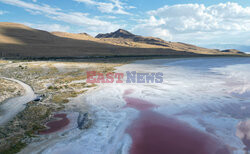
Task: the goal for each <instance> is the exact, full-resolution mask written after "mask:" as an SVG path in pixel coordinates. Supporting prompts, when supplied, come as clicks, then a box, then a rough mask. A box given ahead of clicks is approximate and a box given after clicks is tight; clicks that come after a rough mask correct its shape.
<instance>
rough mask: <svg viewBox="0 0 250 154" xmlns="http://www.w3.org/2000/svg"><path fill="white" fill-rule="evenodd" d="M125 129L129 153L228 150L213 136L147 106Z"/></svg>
mask: <svg viewBox="0 0 250 154" xmlns="http://www.w3.org/2000/svg"><path fill="white" fill-rule="evenodd" d="M126 132H127V133H128V134H130V136H131V137H132V146H131V148H130V151H129V153H130V154H229V153H230V152H229V150H228V149H227V148H226V146H223V145H222V144H221V143H220V142H219V141H217V140H216V139H215V138H214V137H212V136H210V135H208V134H206V133H203V132H200V131H198V130H196V129H195V128H192V127H191V126H189V125H188V124H186V123H184V122H181V121H179V120H177V119H174V118H169V117H166V116H163V115H161V114H159V113H156V112H153V111H150V110H147V111H143V112H141V113H140V115H139V117H138V118H137V119H136V120H134V121H133V122H132V124H131V125H130V126H129V127H128V128H127V130H126Z"/></svg>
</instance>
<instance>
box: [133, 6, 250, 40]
mask: <svg viewBox="0 0 250 154" xmlns="http://www.w3.org/2000/svg"><path fill="white" fill-rule="evenodd" d="M148 15H149V17H148V18H147V19H144V20H140V21H139V24H138V25H137V26H135V28H134V29H133V31H134V32H138V31H142V32H143V31H144V32H148V33H150V34H151V33H155V35H160V34H162V35H163V36H164V37H163V38H164V39H168V40H169V39H171V38H172V40H174V41H184V42H189V43H196V44H198V43H205V42H206V41H210V42H211V41H214V42H218V41H224V43H230V40H235V39H234V37H237V36H236V35H244V37H243V38H244V39H245V38H246V37H247V36H248V37H249V36H250V33H249V32H250V7H242V6H241V5H239V4H237V3H231V2H228V3H220V4H217V5H211V6H208V7H206V6H204V5H203V4H180V5H172V6H168V5H166V6H164V7H162V8H159V9H157V10H152V11H149V12H148ZM143 29H144V30H143ZM167 32H168V33H167ZM228 37H229V38H228ZM237 38H239V37H237ZM243 38H242V39H240V41H244V43H247V42H246V41H245V40H243Z"/></svg>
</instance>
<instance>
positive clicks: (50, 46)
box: [0, 22, 235, 58]
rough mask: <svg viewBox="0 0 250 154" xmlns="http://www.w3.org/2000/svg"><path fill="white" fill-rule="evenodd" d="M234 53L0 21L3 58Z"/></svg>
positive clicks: (123, 35) (121, 34) (123, 33)
mask: <svg viewBox="0 0 250 154" xmlns="http://www.w3.org/2000/svg"><path fill="white" fill-rule="evenodd" d="M196 54H227V55H228V54H235V53H232V52H221V51H219V50H211V49H205V48H199V47H196V46H192V45H187V44H183V43H175V42H166V41H164V40H161V39H158V38H153V37H152V38H151V37H141V36H137V35H134V34H132V33H129V32H127V31H125V30H118V31H117V32H116V33H114V34H112V36H110V35H107V34H102V35H99V36H98V37H97V38H94V37H92V36H90V35H88V34H86V33H81V34H72V33H63V32H52V33H49V32H46V31H41V30H37V29H32V28H30V27H27V26H24V25H21V24H16V23H7V22H0V57H4V58H81V57H82V58H84V57H97V56H98V57H99V56H164V55H165V56H168V55H176V56H179V55H196Z"/></svg>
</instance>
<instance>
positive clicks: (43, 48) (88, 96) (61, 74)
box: [0, 22, 250, 154]
mask: <svg viewBox="0 0 250 154" xmlns="http://www.w3.org/2000/svg"><path fill="white" fill-rule="evenodd" d="M206 56H208V57H206ZM212 56H215V57H216V58H215V57H212ZM221 56H227V58H224V57H221ZM247 56H248V55H247V54H245V53H242V52H241V51H238V50H234V49H228V50H216V49H206V48H201V47H197V46H194V45H190V44H185V43H181V42H170V41H165V40H162V39H160V38H155V37H144V36H139V35H135V34H132V33H130V32H128V31H126V30H123V29H119V30H117V31H115V32H111V33H107V34H98V35H97V36H96V37H93V36H90V35H88V34H87V33H78V34H76V33H66V32H46V31H42V30H37V29H33V28H30V27H27V26H25V25H22V24H16V23H7V22H0V58H1V59H2V60H0V153H4V154H9V153H10V154H12V153H17V152H20V153H23V154H26V153H48V154H50V153H61V152H62V153H67V152H73V153H79V151H81V152H82V151H84V150H85V153H88V152H90V153H95V154H98V153H100V154H103V153H107V154H110V153H112V152H113V153H114V152H116V153H137V150H140V149H137V146H135V145H134V144H132V141H134V142H135V143H137V142H138V143H139V144H144V143H141V142H143V141H142V140H141V138H140V137H138V136H137V135H136V134H138V132H141V133H146V135H148V130H144V127H150V130H152V132H153V131H154V128H156V129H157V128H159V130H161V131H162V130H165V127H167V123H168V122H169V123H170V124H171V126H173V128H172V127H168V129H170V130H169V131H170V132H171V131H172V130H173V129H175V126H181V127H183V128H188V129H187V132H188V131H191V132H193V133H194V134H196V135H197V136H198V137H197V136H195V137H190V136H189V135H188V134H189V133H187V132H186V131H182V129H180V130H178V131H180V132H179V133H181V135H184V137H186V138H185V139H187V140H188V142H189V141H190V145H187V146H188V148H191V149H192V150H195V151H199V150H204V151H206V149H207V148H210V150H211V151H212V152H218V151H220V150H224V153H226V154H227V153H228V152H229V151H236V152H237V151H240V152H242V151H244V150H245V149H247V148H249V147H248V143H249V140H248V139H245V140H244V137H245V136H244V135H245V134H247V132H244V131H242V130H241V128H242V129H248V127H247V128H246V127H245V123H247V121H245V120H246V119H245V118H246V117H247V116H245V114H247V115H248V113H245V110H244V109H243V108H246V109H247V108H248V103H249V102H247V99H248V98H249V89H248V88H249V87H247V86H245V85H248V82H249V81H248V80H247V78H248V76H247V75H249V74H247V73H246V72H247V71H246V68H247V67H248V66H249V63H250V62H249V59H248V58H247ZM166 57H167V58H169V59H161V60H158V58H166ZM170 57H171V58H170ZM173 57H178V58H180V59H178V58H177V59H175V58H173ZM204 57H206V58H204ZM155 58H157V60H146V61H135V60H145V59H155ZM237 58H238V59H237ZM134 61H135V62H134ZM144 62H145V63H144ZM130 63H132V64H130ZM234 65H235V66H234ZM220 67H221V68H223V69H225V72H223V70H221V69H220ZM231 67H232V68H231ZM234 67H236V68H234ZM227 69H229V70H227ZM88 71H96V72H100V73H104V74H105V73H108V72H110V73H113V72H119V71H120V72H123V73H124V72H126V71H138V72H142V73H147V72H150V73H152V72H153V73H154V72H155V71H158V72H161V73H164V82H163V83H162V84H148V83H143V84H125V83H124V84H95V83H87V82H86V78H87V72H88ZM227 71H228V72H227ZM237 71H239V72H237ZM241 71H242V72H243V73H242V72H241ZM216 73H217V74H216ZM227 73H229V74H227ZM230 73H232V74H230ZM241 73H242V74H241ZM124 74H125V73H124ZM204 74H206V75H204ZM235 74H236V76H237V75H241V76H237V78H236V77H235V78H234V75H235ZM245 77H246V80H245V83H247V84H244V83H242V81H240V80H241V79H243V78H244V79H245ZM231 79H232V80H231ZM238 79H239V81H238ZM234 80H235V81H234ZM236 80H237V82H236ZM197 83H198V84H197ZM230 86H231V87H233V88H234V89H231V90H230V89H229V87H230ZM242 86H245V87H243V88H242ZM244 88H245V89H244ZM245 95H246V98H245ZM204 100H207V101H204ZM232 100H234V101H235V102H236V104H237V103H239V104H240V107H242V109H241V108H240V110H242V117H239V118H237V117H235V114H236V113H238V111H235V110H231V109H227V108H226V105H229V106H230V107H235V106H234V105H235V104H233V103H232V102H231V101H232ZM220 102H224V103H225V104H223V105H221V106H217V105H214V103H220ZM196 105H197V106H196ZM220 110H223V111H221V112H220ZM165 111H166V112H165ZM243 112H244V113H243ZM162 113H164V114H162ZM166 113H167V115H166ZM219 114H221V116H219ZM243 114H244V115H243ZM169 115H170V116H173V117H175V118H177V119H179V120H180V121H178V120H177V121H175V119H171V118H166V117H168V116H169ZM198 115H204V116H201V117H197V116H198ZM239 116H241V114H240V115H239ZM136 118H137V120H138V121H134V120H136ZM154 118H155V119H154ZM209 118H210V119H209ZM223 118H224V120H225V119H226V120H228V121H230V120H232V122H231V123H230V122H228V123H227V124H228V125H229V126H230V128H226V126H228V125H227V124H225V123H223V122H222V121H223ZM157 119H159V121H157ZM190 119H191V120H190ZM145 120H149V121H150V120H151V121H153V122H152V123H150V124H149V125H145V123H144V122H143V121H145ZM213 120H218V121H216V123H211V121H213ZM154 122H155V123H154ZM161 123H165V124H166V125H161ZM220 123H223V124H224V125H223V126H220ZM137 124H138V125H137ZM134 125H135V126H134ZM155 125H156V126H155ZM159 125H160V126H159ZM237 125H239V126H237ZM242 125H243V126H242ZM133 126H134V127H133ZM137 126H138V127H137ZM158 126H159V127H158ZM163 127H164V128H163ZM238 127H240V129H239V128H238ZM134 128H136V129H134ZM137 129H138V130H137ZM140 129H142V130H140ZM217 129H218V130H217ZM159 132H160V131H159ZM159 132H158V133H157V132H153V133H155V135H156V136H159V138H161V136H163V137H164V135H165V137H166V138H168V137H167V136H168V135H169V134H170V135H171V134H174V133H176V132H173V133H169V134H163V135H161V133H160V134H159ZM236 132H237V134H236ZM226 133H228V134H230V135H228V136H229V137H225V134H226ZM149 134H150V133H149ZM242 135H243V136H242ZM142 136H143V135H142ZM147 137H148V138H152V140H151V139H148V140H150V143H145V144H150V145H153V143H152V142H154V141H155V143H157V142H158V140H157V138H154V136H153V137H152V136H150V135H149V136H147ZM199 137H203V138H204V142H197V140H198V138H199ZM230 137H231V138H230ZM166 138H164V139H163V140H164V141H166V140H165V139H166ZM173 138H174V137H173ZM223 138H225V140H223ZM230 139H232V140H231V141H232V142H230ZM151 141H152V142H151ZM177 141H178V140H177ZM206 141H208V142H212V143H211V145H209V146H205V145H206V143H205V142H206ZM166 142H169V141H166ZM178 142H179V141H178ZM191 142H192V143H195V144H202V146H203V145H204V147H205V148H203V147H200V149H197V148H196V146H194V145H195V144H191ZM66 143H69V144H67V145H65V144H66ZM107 143H109V145H107ZM116 143H120V144H116ZM71 144H74V145H71ZM171 144H172V143H171ZM171 144H169V146H164V145H163V146H162V147H160V148H163V149H164V150H166V148H170V149H171V148H172V146H171ZM180 144H181V146H184V148H185V144H186V143H184V142H183V143H182V142H180ZM38 145H39V146H38ZM173 145H174V146H176V144H173ZM110 146H112V147H110ZM189 146H190V147H189ZM56 147H59V148H56ZM72 147H74V149H73V151H71V150H72ZM83 147H84V149H83ZM130 148H131V149H130ZM61 149H62V150H63V151H60V150H61ZM145 149H147V148H145ZM177 149H178V148H177ZM68 150H69V151H68ZM150 150H151V149H149V150H148V152H149V151H150ZM167 150H169V149H167ZM245 151H246V150H245ZM139 153H146V152H145V151H144V152H139ZM151 153H152V152H151ZM224 153H223V154H224ZM192 154H193V153H192Z"/></svg>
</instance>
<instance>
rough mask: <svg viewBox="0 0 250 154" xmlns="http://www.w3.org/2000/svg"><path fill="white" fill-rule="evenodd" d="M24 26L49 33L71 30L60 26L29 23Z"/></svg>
mask: <svg viewBox="0 0 250 154" xmlns="http://www.w3.org/2000/svg"><path fill="white" fill-rule="evenodd" d="M22 24H24V25H27V26H29V27H32V28H35V29H40V30H45V31H49V32H53V31H60V32H67V31H68V30H69V29H70V27H69V26H63V25H59V24H34V23H27V22H24V23H22Z"/></svg>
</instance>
